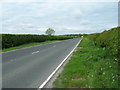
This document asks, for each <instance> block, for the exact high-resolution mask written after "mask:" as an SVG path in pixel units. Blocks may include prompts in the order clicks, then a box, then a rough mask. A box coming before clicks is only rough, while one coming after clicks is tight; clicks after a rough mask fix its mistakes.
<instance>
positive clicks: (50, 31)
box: [45, 28, 55, 35]
mask: <svg viewBox="0 0 120 90" xmlns="http://www.w3.org/2000/svg"><path fill="white" fill-rule="evenodd" d="M45 33H46V34H48V35H52V34H54V33H55V30H54V29H52V28H48V29H47V30H46V32H45Z"/></svg>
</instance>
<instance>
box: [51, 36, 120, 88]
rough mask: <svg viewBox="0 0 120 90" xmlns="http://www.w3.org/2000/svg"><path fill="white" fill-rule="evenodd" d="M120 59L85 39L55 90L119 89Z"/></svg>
mask: <svg viewBox="0 0 120 90" xmlns="http://www.w3.org/2000/svg"><path fill="white" fill-rule="evenodd" d="M118 78H119V74H118V59H117V58H116V57H113V56H110V55H109V52H108V51H107V50H106V49H105V48H98V47H96V46H94V45H93V42H92V41H90V40H88V39H87V38H84V39H83V40H82V41H81V43H80V44H79V46H78V49H77V51H76V52H74V53H73V56H72V57H71V59H70V60H69V62H68V63H67V64H66V66H65V67H64V70H63V71H62V73H61V74H60V75H59V76H58V78H57V79H56V80H55V82H54V83H53V88H118V87H119V85H118Z"/></svg>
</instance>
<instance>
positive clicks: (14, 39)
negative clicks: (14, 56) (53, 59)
mask: <svg viewBox="0 0 120 90" xmlns="http://www.w3.org/2000/svg"><path fill="white" fill-rule="evenodd" d="M71 38H73V37H70V36H51V35H30V34H28V35H25V34H2V49H5V48H9V47H14V46H19V45H22V44H26V43H33V42H44V41H47V40H65V39H71Z"/></svg>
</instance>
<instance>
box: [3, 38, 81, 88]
mask: <svg viewBox="0 0 120 90" xmlns="http://www.w3.org/2000/svg"><path fill="white" fill-rule="evenodd" d="M80 39H81V38H76V39H69V40H65V41H60V42H54V43H50V44H44V45H39V46H33V47H30V48H24V49H19V50H15V51H10V52H6V53H2V85H3V88H38V87H39V86H40V85H41V84H42V83H43V82H44V81H45V80H46V78H47V77H48V76H49V75H50V74H51V73H52V72H53V71H54V70H55V69H56V67H57V66H58V65H59V64H60V63H61V62H62V60H63V59H64V58H65V57H66V56H67V55H68V54H69V53H70V52H71V51H72V49H73V48H74V47H75V46H76V45H77V43H78V42H79V41H80Z"/></svg>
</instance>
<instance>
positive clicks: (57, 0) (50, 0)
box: [1, 0, 119, 2]
mask: <svg viewBox="0 0 120 90" xmlns="http://www.w3.org/2000/svg"><path fill="white" fill-rule="evenodd" d="M1 1H2V2H42V1H45V0H1ZM118 1H119V0H84V1H83V0H46V2H118Z"/></svg>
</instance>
